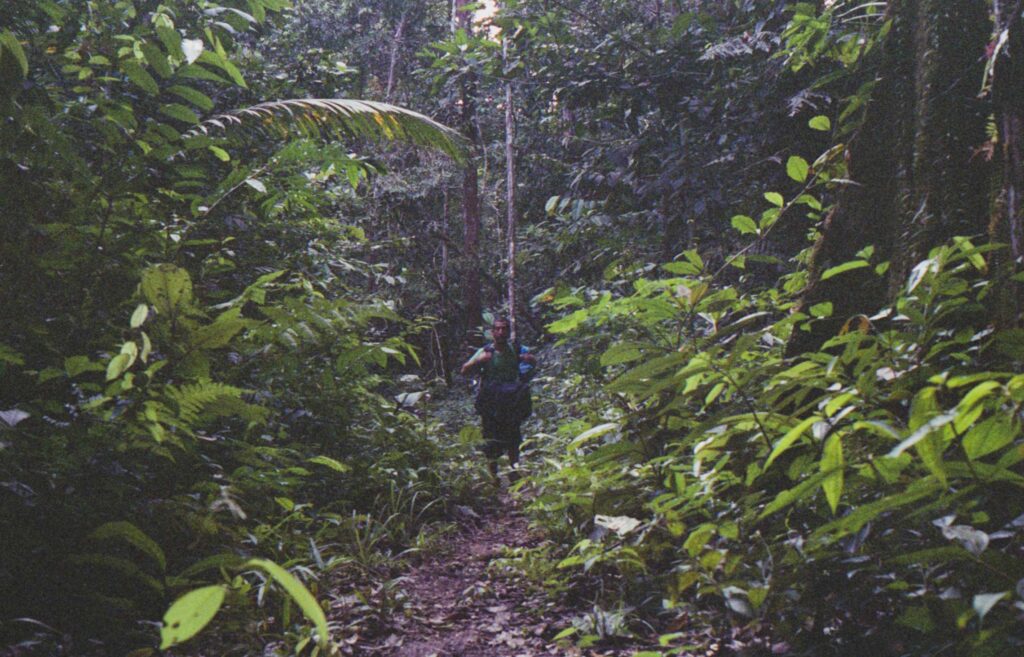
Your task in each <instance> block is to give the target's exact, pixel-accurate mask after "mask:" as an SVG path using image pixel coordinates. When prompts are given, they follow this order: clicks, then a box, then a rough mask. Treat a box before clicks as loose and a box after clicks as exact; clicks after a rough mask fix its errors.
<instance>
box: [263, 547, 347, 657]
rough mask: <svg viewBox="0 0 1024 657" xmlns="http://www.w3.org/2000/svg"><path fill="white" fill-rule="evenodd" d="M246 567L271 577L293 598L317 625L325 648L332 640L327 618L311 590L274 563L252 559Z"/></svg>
mask: <svg viewBox="0 0 1024 657" xmlns="http://www.w3.org/2000/svg"><path fill="white" fill-rule="evenodd" d="M245 565H246V566H247V567H249V568H259V569H260V570H262V571H263V572H265V573H267V574H268V575H270V576H271V577H272V578H273V579H274V581H275V582H277V583H278V584H279V585H280V586H281V588H283V589H284V590H285V592H287V593H288V595H290V596H291V598H292V600H294V601H295V602H296V604H298V605H299V609H301V610H302V613H303V614H305V615H306V618H308V619H309V620H310V621H312V622H313V624H314V625H316V631H317V635H318V639H319V642H320V646H321V647H325V646H326V645H327V641H328V639H329V638H330V635H329V633H328V631H327V618H326V617H325V616H324V610H323V609H321V608H320V604H319V603H318V602H317V601H316V598H314V597H313V594H312V593H310V592H309V589H307V588H306V587H305V586H304V585H303V584H302V582H300V581H299V580H297V579H295V576H294V575H292V574H291V573H289V572H288V571H287V570H285V569H284V568H282V567H281V566H278V565H277V564H276V563H274V562H273V561H269V560H267V559H250V560H249V561H247V562H246V563H245Z"/></svg>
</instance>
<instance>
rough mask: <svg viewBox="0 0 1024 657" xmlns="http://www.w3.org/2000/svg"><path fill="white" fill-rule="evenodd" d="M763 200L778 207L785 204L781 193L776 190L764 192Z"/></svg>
mask: <svg viewBox="0 0 1024 657" xmlns="http://www.w3.org/2000/svg"><path fill="white" fill-rule="evenodd" d="M764 200H766V201H768V202H769V203H771V204H772V205H775V206H778V207H780V208H781V207H782V206H783V205H785V204H786V202H785V200H784V199H783V198H782V194H780V193H778V192H765V195H764Z"/></svg>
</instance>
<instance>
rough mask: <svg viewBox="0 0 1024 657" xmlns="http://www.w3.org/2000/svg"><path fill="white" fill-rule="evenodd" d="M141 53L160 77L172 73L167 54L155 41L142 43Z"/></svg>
mask: <svg viewBox="0 0 1024 657" xmlns="http://www.w3.org/2000/svg"><path fill="white" fill-rule="evenodd" d="M142 54H143V56H144V57H145V58H146V62H147V63H148V64H149V65H150V66H152V67H153V70H154V71H156V72H157V74H158V75H159V76H160V77H162V78H169V77H171V75H173V74H174V71H172V70H171V64H170V62H168V61H167V55H165V54H164V53H163V51H161V50H160V48H159V47H158V46H157V45H156V44H155V43H144V44H142Z"/></svg>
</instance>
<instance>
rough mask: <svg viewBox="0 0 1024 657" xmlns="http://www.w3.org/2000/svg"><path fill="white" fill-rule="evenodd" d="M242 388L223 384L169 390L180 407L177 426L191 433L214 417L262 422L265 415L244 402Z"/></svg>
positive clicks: (174, 402) (198, 385)
mask: <svg viewBox="0 0 1024 657" xmlns="http://www.w3.org/2000/svg"><path fill="white" fill-rule="evenodd" d="M243 393H244V391H243V390H242V389H241V388H236V387H234V386H229V385H225V384H223V383H213V382H207V383H192V384H188V385H184V386H181V387H180V388H179V387H175V386H168V387H167V397H169V398H170V400H171V401H172V402H173V405H174V406H176V407H177V410H178V417H177V418H176V420H177V422H179V423H181V425H180V426H181V428H183V429H186V430H189V431H191V430H192V429H194V428H196V426H197V425H198V424H200V422H201V420H203V419H208V418H210V417H219V416H226V415H236V416H239V417H242V418H244V419H246V420H249V421H255V420H258V419H259V418H260V417H261V416H262V413H261V411H258V410H256V409H258V408H259V407H254V406H252V404H248V403H246V402H245V401H243V400H242V394H243Z"/></svg>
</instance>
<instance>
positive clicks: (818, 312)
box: [807, 301, 832, 318]
mask: <svg viewBox="0 0 1024 657" xmlns="http://www.w3.org/2000/svg"><path fill="white" fill-rule="evenodd" d="M807 312H809V313H811V317H818V318H821V317H831V316H832V302H831V301H823V302H821V303H816V304H814V305H813V306H811V307H810V308H808V309H807Z"/></svg>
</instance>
